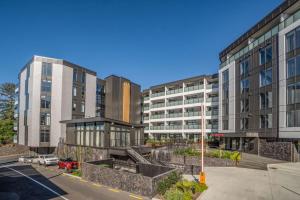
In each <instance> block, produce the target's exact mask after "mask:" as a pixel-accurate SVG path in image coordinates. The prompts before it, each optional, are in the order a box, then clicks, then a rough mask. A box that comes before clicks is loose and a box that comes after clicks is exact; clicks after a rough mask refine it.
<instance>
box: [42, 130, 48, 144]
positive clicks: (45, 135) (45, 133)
mask: <svg viewBox="0 0 300 200" xmlns="http://www.w3.org/2000/svg"><path fill="white" fill-rule="evenodd" d="M40 142H50V130H43V129H42V130H41V131H40Z"/></svg>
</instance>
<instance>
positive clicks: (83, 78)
mask: <svg viewBox="0 0 300 200" xmlns="http://www.w3.org/2000/svg"><path fill="white" fill-rule="evenodd" d="M81 83H85V73H84V72H83V73H82V74H81Z"/></svg>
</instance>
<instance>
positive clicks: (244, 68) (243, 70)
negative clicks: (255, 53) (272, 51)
mask: <svg viewBox="0 0 300 200" xmlns="http://www.w3.org/2000/svg"><path fill="white" fill-rule="evenodd" d="M248 74H249V60H248V59H246V60H243V61H241V62H240V75H241V76H244V77H245V76H248Z"/></svg>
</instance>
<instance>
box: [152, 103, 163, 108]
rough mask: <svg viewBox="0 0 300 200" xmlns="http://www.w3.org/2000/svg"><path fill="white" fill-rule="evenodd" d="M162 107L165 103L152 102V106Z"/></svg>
mask: <svg viewBox="0 0 300 200" xmlns="http://www.w3.org/2000/svg"><path fill="white" fill-rule="evenodd" d="M161 107H165V104H164V103H157V104H152V105H151V108H161Z"/></svg>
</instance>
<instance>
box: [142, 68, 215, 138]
mask: <svg viewBox="0 0 300 200" xmlns="http://www.w3.org/2000/svg"><path fill="white" fill-rule="evenodd" d="M218 92H219V91H218V74H214V75H209V76H206V75H203V76H197V77H192V78H187V79H184V80H178V81H174V82H170V83H163V84H160V85H156V86H152V87H150V88H149V89H146V90H144V91H143V123H144V125H145V135H146V137H149V138H155V139H158V140H160V139H166V138H169V139H176V140H180V139H188V140H193V141H197V140H198V139H199V137H201V119H202V113H203V112H204V113H203V117H204V118H205V120H206V125H205V127H203V128H205V130H206V133H207V135H206V136H209V135H210V134H211V133H215V132H217V131H218V101H219V97H218ZM202 109H203V110H202Z"/></svg>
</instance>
